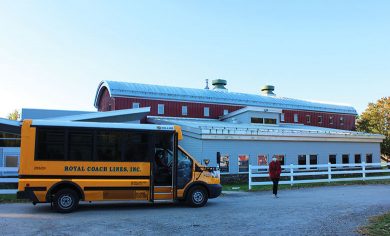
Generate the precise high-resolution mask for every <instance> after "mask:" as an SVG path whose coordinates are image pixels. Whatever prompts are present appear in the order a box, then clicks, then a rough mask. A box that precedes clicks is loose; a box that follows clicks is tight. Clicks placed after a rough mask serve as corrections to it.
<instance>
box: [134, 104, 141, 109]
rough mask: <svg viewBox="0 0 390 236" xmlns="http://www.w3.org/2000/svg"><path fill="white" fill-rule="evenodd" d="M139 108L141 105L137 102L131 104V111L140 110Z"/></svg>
mask: <svg viewBox="0 0 390 236" xmlns="http://www.w3.org/2000/svg"><path fill="white" fill-rule="evenodd" d="M140 107H141V104H140V103H139V102H133V105H132V108H133V109H136V108H140Z"/></svg>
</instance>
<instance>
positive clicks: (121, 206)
mask: <svg viewBox="0 0 390 236" xmlns="http://www.w3.org/2000/svg"><path fill="white" fill-rule="evenodd" d="M215 205H218V203H217V202H208V203H207V205H206V206H204V207H213V206H215ZM156 209H161V210H164V209H167V210H168V209H169V210H171V209H194V210H196V209H201V208H193V207H190V206H188V205H186V204H185V203H134V202H92V203H88V202H82V203H80V205H79V207H78V209H77V210H76V211H75V213H77V212H92V211H113V210H114V211H133V210H156ZM33 211H34V212H35V213H49V212H53V213H55V211H54V209H52V207H51V206H50V204H44V205H41V206H36V207H34V210H33ZM71 214H72V213H71Z"/></svg>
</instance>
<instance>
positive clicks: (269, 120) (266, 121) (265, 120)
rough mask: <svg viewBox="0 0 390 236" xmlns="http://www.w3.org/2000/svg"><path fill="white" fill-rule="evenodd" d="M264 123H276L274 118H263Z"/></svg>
mask: <svg viewBox="0 0 390 236" xmlns="http://www.w3.org/2000/svg"><path fill="white" fill-rule="evenodd" d="M264 124H270V125H275V124H276V119H271V118H265V119H264Z"/></svg>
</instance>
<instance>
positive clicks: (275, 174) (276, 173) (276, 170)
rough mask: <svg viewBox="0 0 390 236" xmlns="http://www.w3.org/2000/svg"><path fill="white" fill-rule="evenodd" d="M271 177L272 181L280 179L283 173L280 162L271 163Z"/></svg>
mask: <svg viewBox="0 0 390 236" xmlns="http://www.w3.org/2000/svg"><path fill="white" fill-rule="evenodd" d="M268 171H269V177H270V178H271V179H279V178H280V173H281V172H282V168H281V167H280V162H279V161H271V163H269V170H268Z"/></svg>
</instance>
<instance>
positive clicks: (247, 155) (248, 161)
mask: <svg viewBox="0 0 390 236" xmlns="http://www.w3.org/2000/svg"><path fill="white" fill-rule="evenodd" d="M241 156H245V157H247V158H248V160H246V161H247V163H248V165H247V166H248V167H247V169H248V170H247V171H240V163H241V161H240V157H241ZM249 164H250V156H249V154H238V156H237V166H238V171H237V173H244V174H245V173H249Z"/></svg>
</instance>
